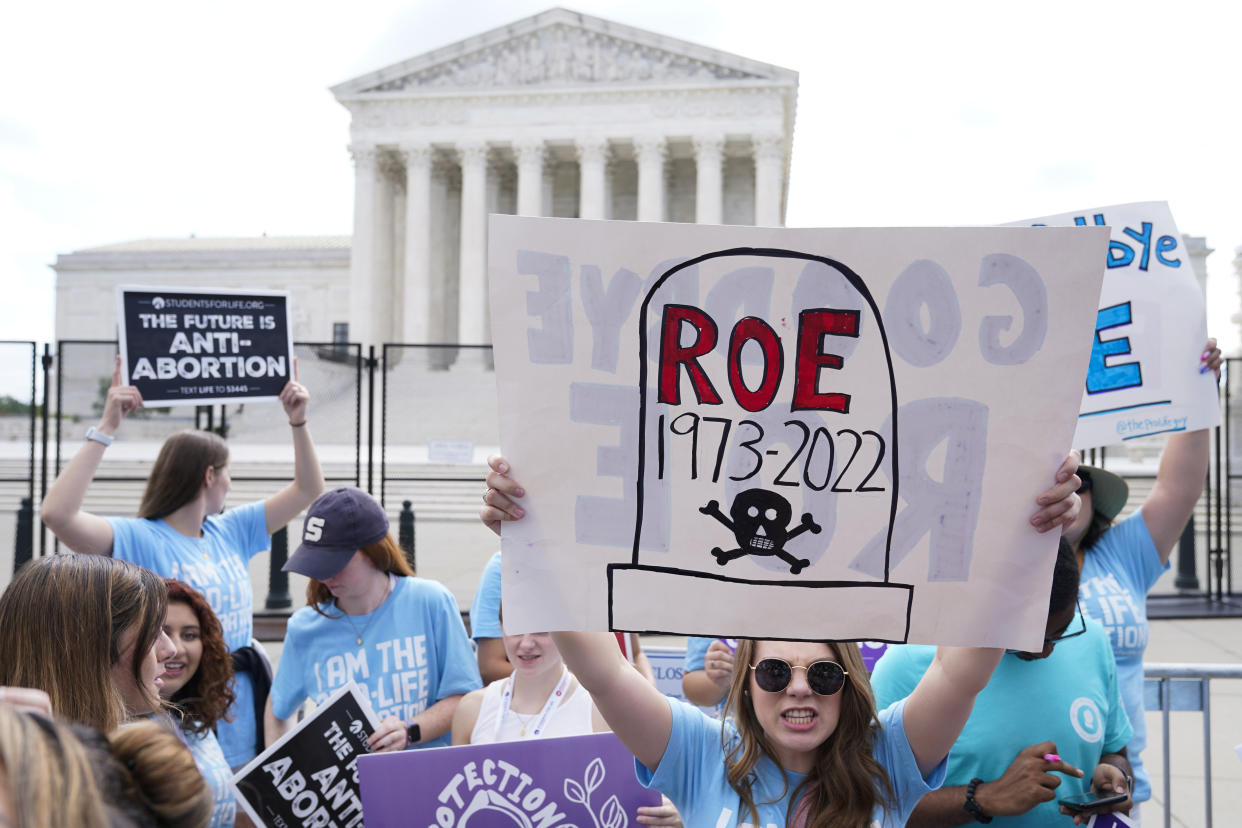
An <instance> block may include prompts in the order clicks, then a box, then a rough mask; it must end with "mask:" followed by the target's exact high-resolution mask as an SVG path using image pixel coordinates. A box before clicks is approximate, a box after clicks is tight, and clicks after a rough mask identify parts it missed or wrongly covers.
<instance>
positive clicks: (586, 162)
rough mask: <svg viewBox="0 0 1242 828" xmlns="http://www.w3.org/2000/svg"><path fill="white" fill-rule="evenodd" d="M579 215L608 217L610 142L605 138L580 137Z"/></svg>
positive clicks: (578, 148)
mask: <svg viewBox="0 0 1242 828" xmlns="http://www.w3.org/2000/svg"><path fill="white" fill-rule="evenodd" d="M576 147H577V150H578V216H579V218H584V219H605V218H608V211H607V204H606V203H605V198H606V197H607V194H608V187H607V179H606V177H605V176H606V173H607V171H608V142H607V141H606V140H604V139H603V138H579V139H578V140H577V142H576Z"/></svg>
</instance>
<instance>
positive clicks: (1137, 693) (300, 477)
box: [0, 341, 1221, 828]
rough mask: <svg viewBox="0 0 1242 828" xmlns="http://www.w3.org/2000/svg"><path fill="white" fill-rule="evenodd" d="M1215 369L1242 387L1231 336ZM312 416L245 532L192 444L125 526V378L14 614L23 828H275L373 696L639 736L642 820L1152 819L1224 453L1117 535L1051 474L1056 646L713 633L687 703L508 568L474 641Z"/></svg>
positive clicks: (430, 720)
mask: <svg viewBox="0 0 1242 828" xmlns="http://www.w3.org/2000/svg"><path fill="white" fill-rule="evenodd" d="M1201 362H1202V365H1201V369H1202V370H1209V369H1210V370H1215V371H1217V372H1218V374H1219V367H1220V364H1221V356H1220V351H1219V350H1218V349H1217V348H1216V344H1215V342H1214V341H1209V342H1208V344H1207V346H1206V348H1205V350H1204V353H1203V356H1202V360H1201ZM309 399H310V397H309V394H308V392H307V391H306V389H305V388H303V387H302V386H301V385H300V384H299V383H298V382H297V381H296V379H295V380H294V381H292V382H290V383H288V385H287V386H286V387H285V388H284V390H283V391H282V392H281V394H280V402H281V405H282V408H283V410H284V413H285V415H286V417H287V419H288V425H289V429H290V434H291V440H292V444H293V451H294V479H293V480H292V481H291V482H290V483H289V484H288V485H287V486H285V487H283V488H281V489H280V490H279V491H277V492H275V493H273V494H272V495H271V496H269V497H267V498H266V499H264V500H260V501H256V502H254V503H250V504H248V505H242V506H238V507H235V508H232V509H228V510H226V509H225V508H224V506H225V502H226V498H227V496H228V494H229V490H230V475H229V452H228V448H227V445H226V444H225V443H224V441H223V440H221V439H220V438H218V437H216V436H214V435H212V434H210V433H207V432H201V431H193V432H182V433H180V434H177V435H174V436H172V437H170V438H169V439H168V440H167V441H166V442H165V443H164V445H163V447H162V448H161V450H160V452H159V456H158V457H157V458H156V460H155V462H154V464H153V466H152V471H151V474H150V478H149V480H148V483H147V488H146V491H145V493H144V495H143V497H142V501H141V503H140V505H139V506H138V509H137V514H138V517H136V518H116V517H100V516H97V515H94V514H91V513H89V512H86V511H84V510H83V508H82V506H83V502H84V499H85V496H86V493H87V490H88V488H89V486H90V485H91V482H92V479H93V477H94V476H95V474H96V471H97V470H98V468H99V465H100V462H101V460H102V458H103V455H104V453H105V451H106V449H107V447H108V445H109V444H110V443H111V442H112V440H113V438H114V436H115V435H116V434H117V432H118V431H119V430H120V428H121V426H122V423H123V421H124V419H125V417H126V415H128V414H130V413H132V412H133V411H135V410H137V409H138V408H139V407H141V405H142V398H141V396H140V395H139V393H138V391H137V390H136V389H135V388H133V387H132V386H126V385H123V384H122V383H121V381H120V370H119V361H118V367H117V370H116V372H115V373H114V376H113V382H112V386H111V388H110V389H109V391H108V394H107V398H106V402H105V405H104V409H103V415H102V417H101V420H100V422H99V423H98V425H96V426H94V427H92V428H91V429H89V430H88V432H87V434H86V439H85V442H84V443H83V445H82V446H81V447H80V448H79V449H78V451H77V453H76V454H75V456H74V457H73V459H72V460H71V461H70V462H69V464H68V465H67V466H66V468H65V469H64V471H63V472H62V473H61V475H60V477H59V478H58V479H57V481H56V483H55V484H54V485H53V486H52V487H51V489H50V490H49V491H48V493H47V496H46V498H45V500H44V503H43V511H42V517H43V520H44V522H45V523H46V525H47V526H48V528H50V529H51V530H52V531H53V532H54V533H55V534H56V536H57V537H58V538H59V539H60V540H61V541H62V542H63V543H64V545H65V546H66V547H67V548H68V550H70V551H69V552H68V553H65V554H57V555H50V556H45V557H42V558H38V559H36V560H34V561H32V562H30V563H28V564H26V565H25V566H24V567H23V568H22V569H21V570H20V571H18V572H17V573H16V575H15V576H14V578H13V580H12V582H11V583H10V584H9V586H8V588H7V589H6V590H5V591H4V593H3V595H0V630H3V635H0V826H2V825H6V824H7V825H15V826H35V825H84V826H95V825H99V826H130V825H133V826H206V825H211V826H228V825H234V824H249V820H248V819H247V817H246V815H245V813H244V811H243V810H242V809H240V808H239V807H238V804H237V802H236V801H235V800H234V795H235V793H234V788H233V785H232V782H231V780H232V774H233V773H234V772H236V771H237V770H238V769H239V768H241V767H242V766H244V765H245V764H246V763H247V762H249V761H250V760H251V759H252V758H253V757H254V756H256V755H257V754H258V753H259V752H261V751H262V750H263V749H264V748H265V746H268V745H270V744H272V743H273V742H274V741H276V740H277V739H279V738H280V736H281V735H282V734H284V733H285V732H287V731H288V730H289V729H290V728H291V727H292V725H293V724H294V722H295V720H296V717H297V716H298V714H299V712H301V711H304V710H305V709H306V708H307V703H308V702H311V703H315V704H319V703H322V702H323V701H324V700H325V699H327V698H328V697H329V696H331V695H332V693H333V692H334V691H336V690H337V689H339V688H340V687H341V686H343V685H344V684H345V683H347V682H348V681H351V680H353V681H357V682H358V683H359V684H360V685H363V687H364V689H365V690H367V691H368V693H369V695H371V696H372V698H385V699H386V701H385V705H384V706H382V708H380V709H376V710H375V711H374V712H375V713H376V720H377V721H378V722H379V727H378V728H377V729H376V730H375V732H374V733H373V734H372V735H371V736H370V739H369V747H370V749H371V750H372V751H377V752H380V751H400V750H411V749H421V748H426V747H437V746H447V745H449V744H453V745H463V744H473V745H480V744H489V743H496V742H505V741H513V740H518V739H530V738H548V737H556V736H566V735H576V734H586V733H591V732H597V731H605V730H607V731H612V732H614V733H615V734H616V735H617V736H618V737H619V738H620V740H621V741H622V743H623V744H624V745H625V746H626V747H627V748H628V749H629V751H630V752H631V753H632V754H633V755H634V757H635V759H636V763H637V764H636V769H637V773H638V777H639V781H640V782H641V783H642V784H643V785H646V786H649V787H652V788H654V789H656V790H658V791H660V792H661V793H662V794H663V796H664V799H663V804H662V805H660V806H655V807H647V808H641V809H638V813H636V814H635V815H634V819H635V821H637V822H638V823H640V824H647V825H680V824H683V823H684V824H685V825H688V826H724V825H746V824H753V825H796V826H814V828H827V826H846V825H849V826H866V825H880V826H898V825H905V824H910V825H929V826H931V825H960V824H967V823H969V822H973V821H979V822H990V821H992V820H993V819H996V820H997V822H998V824H1014V825H1050V824H1058V823H1059V822H1064V824H1067V825H1068V824H1071V822H1072V823H1074V824H1078V823H1081V822H1084V821H1085V820H1086V819H1087V818H1088V817H1089V816H1090V815H1091V813H1092V810H1091V809H1088V810H1086V811H1075V810H1071V809H1067V808H1066V807H1064V806H1058V805H1057V803H1056V802H1055V800H1056V799H1057V798H1058V791H1057V788H1058V787H1059V786H1060V785H1061V784H1062V783H1063V781H1064V780H1066V779H1075V780H1079V779H1081V780H1084V784H1085V781H1087V780H1089V782H1090V787H1091V789H1092V790H1094V791H1095V792H1097V793H1099V794H1113V795H1114V796H1113V797H1112V798H1113V799H1114V800H1116V801H1112V802H1109V803H1108V804H1107V805H1102V806H1099V807H1098V808H1096V809H1095V810H1099V811H1122V812H1126V813H1129V814H1130V816H1131V818H1132V820H1135V821H1137V818H1138V810H1137V805H1138V804H1139V803H1141V802H1142V801H1143V800H1145V799H1146V798H1148V797H1149V796H1150V785H1149V782H1148V780H1147V776H1146V772H1145V770H1144V768H1143V765H1142V762H1141V751H1142V749H1143V746H1144V733H1145V731H1144V728H1143V715H1142V656H1143V649H1144V647H1145V644H1146V637H1147V636H1146V632H1147V626H1146V617H1145V613H1144V611H1143V607H1144V598H1145V595H1146V592H1147V591H1148V590H1149V589H1150V588H1151V587H1152V585H1153V584H1154V583H1155V580H1156V579H1157V578H1158V577H1159V575H1160V574H1161V573H1162V572H1163V571H1164V570H1165V569H1167V567H1168V560H1169V555H1170V552H1171V550H1172V547H1173V545H1174V544H1175V542H1176V540H1177V537H1178V535H1179V534H1180V532H1181V530H1182V527H1183V526H1184V525H1185V523H1186V521H1187V519H1188V518H1189V516H1190V513H1191V510H1192V509H1193V507H1194V504H1195V501H1196V499H1197V497H1198V493H1199V490H1200V488H1201V484H1202V481H1203V478H1204V475H1205V473H1206V469H1207V462H1208V439H1207V435H1206V432H1193V433H1183V434H1178V435H1175V436H1174V437H1172V438H1171V439H1170V440H1169V443H1168V446H1167V448H1166V449H1165V452H1164V456H1163V458H1162V461H1161V464H1160V469H1159V473H1158V475H1157V478H1156V484H1155V486H1154V487H1153V489H1152V491H1151V494H1150V495H1149V496H1148V498H1147V499H1146V500H1145V501H1144V503H1143V504H1142V506H1141V508H1140V509H1139V510H1137V511H1135V512H1134V513H1133V514H1131V515H1130V516H1129V517H1127V518H1126V519H1125V520H1123V521H1121V522H1120V523H1117V524H1115V525H1114V524H1113V520H1114V519H1115V518H1116V517H1117V515H1118V514H1119V513H1120V512H1121V510H1122V508H1123V506H1124V505H1125V503H1126V499H1127V495H1128V492H1127V490H1126V487H1125V483H1124V481H1122V480H1121V479H1120V478H1118V477H1116V476H1115V475H1113V474H1111V473H1110V472H1107V471H1105V470H1103V469H1102V468H1095V467H1085V466H1080V465H1079V463H1078V457H1077V455H1076V453H1071V455H1070V456H1069V457H1067V458H1066V460H1065V462H1064V463H1063V464H1062V465H1061V466H1060V468H1058V469H1056V470H1055V472H1054V473H1053V474H1051V475H1050V478H1049V481H1048V488H1047V489H1046V490H1045V491H1044V492H1042V493H1041V494H1040V496H1039V498H1038V499H1037V501H1036V504H1035V509H1034V512H1033V515H1032V518H1031V523H1032V524H1033V527H1034V529H1033V531H1040V532H1051V531H1057V532H1060V534H1061V540H1060V545H1059V549H1058V552H1057V561H1056V564H1055V570H1054V571H1055V574H1054V578H1053V587H1052V592H1051V595H1050V596H1049V606H1048V622H1047V634H1046V638H1045V644H1044V647H1043V649H1042V650H1041V651H1039V652H1006V651H1001V650H997V649H990V648H978V647H945V646H942V647H913V646H903V647H891V648H889V651H888V652H887V653H886V654H885V655H884V657H883V658H882V659H881V660H880V662H879V664H878V665H877V666H876V668H875V673H874V676H872V675H871V674H870V673H869V671H868V669H867V667H866V665H865V663H864V661H863V659H862V656H861V654H860V651H859V647H858V645H857V644H854V643H851V642H843V641H833V640H824V641H771V640H758V641H754V640H747V639H729V640H725V639H711V638H702V639H691V640H690V642H689V646H688V649H687V664H686V671H685V678H684V687H685V695H686V697H687V698H688V699H690V701H692V702H693V703H694V704H687V703H685V702H681V701H677V700H674V699H671V698H670V697H668V696H666V695H663V694H662V693H661V692H660V691H659V690H658V689H657V687H656V686H655V683H654V680H653V677H652V674H651V670H650V666H649V665H648V664H647V662H646V657H645V655H644V654H643V652H642V648H641V645H640V644H639V642H638V640H637V636H633V637H630V636H626V635H621V636H614V635H613V634H608V633H600V634H593V633H570V632H556V631H553V632H545V633H526V634H522V635H508V636H506V635H505V634H504V629H503V607H502V602H501V595H500V570H501V561H500V557H499V553H497V555H496V557H495V558H493V560H492V561H490V562H489V564H488V567H487V568H486V569H485V570H484V571H483V572H482V573H481V578H480V584H479V588H478V590H477V592H476V595H475V602H474V606H473V610H472V615H471V621H472V626H473V630H472V634H473V638H474V640H473V643H472V640H471V634H468V633H467V631H466V627H465V625H464V624H463V622H462V618H461V614H460V612H459V610H458V606H457V602H456V600H455V599H454V597H453V596H452V594H451V593H450V592H449V591H448V590H447V589H446V588H445V587H444V586H442V585H441V584H439V583H437V582H435V581H432V580H429V579H425V578H421V577H417V576H415V574H414V572H413V571H411V569H410V566H409V565H408V563H407V562H406V559H405V557H404V555H403V554H402V551H401V549H400V548H399V547H398V545H397V543H396V541H395V540H394V538H393V536H392V533H391V531H390V527H389V523H388V518H387V515H386V514H385V512H384V510H383V508H382V507H381V506H380V505H379V503H378V502H377V501H375V500H374V498H372V497H371V496H370V495H368V494H366V493H365V492H362V491H360V490H358V489H353V488H342V489H335V490H332V491H328V492H326V493H325V492H324V491H323V489H324V480H323V474H322V472H321V470H320V467H319V462H318V459H317V456H316V452H315V447H314V443H313V442H312V439H311V436H310V428H309V422H308V413H309ZM489 463H490V472H489V474H488V477H487V488H486V491H485V493H484V495H483V500H484V506H483V508H482V509H481V511H480V518H481V520H482V521H483V522H484V523H485V524H486V525H487V526H488V527H490V528H491V529H493V530H494V531H496V532H497V533H499V531H500V527H501V525H502V524H503V523H505V522H506V521H515V520H521V519H522V517H523V516H524V514H525V512H524V510H523V508H522V506H521V503H522V502H523V500H522V499H523V497H524V496H525V495H526V492H525V490H524V489H523V487H522V485H521V484H520V482H519V478H520V470H518V471H515V470H512V469H510V468H509V466H508V464H507V463H506V461H505V460H504V459H503V458H501V457H493V458H491V460H490V461H489ZM1051 471H1053V470H1050V472H1051ZM303 513H305V517H304V520H303V522H302V531H301V535H300V540H299V546H298V548H297V550H296V551H295V552H294V554H293V555H292V556H291V557H290V559H289V561H288V562H287V564H286V569H287V570H289V571H293V572H298V573H301V574H303V575H306V576H307V577H308V578H309V579H310V580H309V585H308V588H307V602H306V606H305V607H303V608H302V609H299V610H298V611H297V612H295V613H294V614H293V615H292V616H291V618H290V619H289V623H288V627H287V634H286V638H285V641H284V645H283V649H282V652H281V657H280V659H279V662H278V665H277V667H276V669H275V671H274V673H273V670H272V667H271V665H270V662H269V661H268V659H267V656H266V653H265V652H264V650H263V647H262V646H261V645H260V644H259V643H258V642H257V641H256V640H255V639H254V635H253V607H252V603H251V602H252V599H251V595H252V589H251V585H250V582H249V574H248V564H249V561H250V558H251V557H253V556H254V555H255V554H257V553H259V552H261V551H263V550H265V549H267V548H268V546H269V536H270V534H271V533H272V532H274V531H276V530H277V529H280V528H282V527H284V526H285V525H286V524H287V523H289V522H290V521H292V520H293V519H294V518H295V517H296V516H297V515H299V514H303ZM1123 605H1124V609H1125V612H1121V608H1123ZM340 664H350V665H355V668H356V667H357V665H368V666H366V667H365V668H364V669H362V670H361V671H359V670H358V669H352V670H350V669H339V668H337V667H336V666H334V665H340ZM408 671H414V672H415V673H417V675H418V676H419V680H418V681H413V680H410V679H409V677H408V676H407V675H406V673H407V672H408ZM485 679H486V684H485V681H484V680H485ZM413 686H417V691H416V692H413V691H412V692H411V693H410V694H409V695H401V694H393V695H392V696H390V697H386V696H385V695H384V692H383V691H382V688H383V687H407V688H408V687H413ZM1083 699H1088V700H1089V701H1090V703H1091V704H1092V705H1094V709H1095V710H1096V712H1097V716H1098V717H1099V721H1098V722H1097V724H1098V726H1099V728H1098V731H1096V732H1092V733H1090V734H1086V735H1084V734H1083V733H1082V730H1081V728H1076V727H1073V726H1070V725H1071V723H1070V722H1069V721H1068V720H1066V721H1065V722H1061V721H1059V717H1061V710H1060V708H1061V707H1062V706H1065V705H1067V704H1070V703H1074V704H1081V703H1082V700H1083ZM696 705H697V706H696ZM705 708H706V709H705ZM1032 711H1041V712H1039V713H1034V712H1032ZM1015 712H1019V713H1020V716H1019V719H1020V720H1022V721H1024V722H1025V723H1026V724H1024V725H1023V726H1022V727H1021V728H1015V727H1013V726H1012V725H1013V716H1012V714H1014V713H1015ZM1076 731H1077V732H1076Z"/></svg>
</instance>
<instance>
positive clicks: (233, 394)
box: [116, 285, 293, 405]
mask: <svg viewBox="0 0 1242 828" xmlns="http://www.w3.org/2000/svg"><path fill="white" fill-rule="evenodd" d="M116 302H117V326H118V339H119V344H120V350H121V380H122V381H123V382H124V383H126V384H127V385H133V386H135V387H137V388H138V390H139V391H140V392H141V393H142V399H143V402H144V403H146V404H147V405H190V404H193V405H207V404H214V403H228V402H263V401H264V400H274V399H276V398H277V396H278V395H279V394H280V390H281V389H282V388H284V387H285V383H287V382H288V381H289V380H290V379H292V378H293V339H292V333H291V329H290V327H289V294H288V293H287V292H286V291H275V290H250V291H241V290H215V289H212V288H174V287H151V286H140V285H119V286H117V289H116Z"/></svg>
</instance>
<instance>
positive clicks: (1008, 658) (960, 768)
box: [871, 620, 1131, 828]
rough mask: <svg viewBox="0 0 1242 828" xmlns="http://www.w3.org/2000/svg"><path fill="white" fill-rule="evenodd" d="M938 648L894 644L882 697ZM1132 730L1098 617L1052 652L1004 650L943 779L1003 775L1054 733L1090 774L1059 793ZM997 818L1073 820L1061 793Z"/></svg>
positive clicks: (902, 693)
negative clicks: (1031, 656)
mask: <svg viewBox="0 0 1242 828" xmlns="http://www.w3.org/2000/svg"><path fill="white" fill-rule="evenodd" d="M1077 623H1078V622H1077V620H1075V621H1073V622H1071V623H1070V629H1074V628H1075V627H1076V625H1077ZM935 654H936V648H935V647H928V646H922V645H902V646H890V647H889V648H888V650H887V651H886V652H885V653H884V655H883V656H882V657H881V658H880V660H879V661H878V662H877V663H876V665H875V671H874V672H873V673H872V674H871V687H872V689H873V690H874V691H875V698H876V704H877V705H882V704H891V703H892V702H893V701H894V700H897V699H904V698H906V697H907V696H909V695H910V693H911V692H912V691H913V690H914V688H915V686H916V685H917V684H918V683H919V679H921V678H922V677H923V673H924V672H926V670H927V668H928V666H929V665H930V664H931V662H932V658H933V657H934V656H935ZM1130 735H1131V729H1130V721H1129V719H1128V718H1126V711H1125V707H1124V706H1123V705H1122V703H1121V695H1120V693H1119V692H1118V687H1117V671H1116V668H1115V667H1114V665H1113V654H1112V651H1111V650H1110V649H1109V647H1108V639H1107V638H1106V637H1105V635H1104V630H1103V629H1101V628H1100V625H1099V624H1096V623H1095V622H1094V621H1087V632H1086V633H1085V634H1083V635H1080V636H1076V637H1074V638H1067V639H1066V640H1064V641H1062V642H1060V643H1058V644H1057V645H1056V647H1054V648H1053V650H1052V655H1050V656H1049V657H1048V658H1044V659H1039V660H1036V661H1024V660H1022V659H1020V658H1018V657H1017V656H1016V655H1014V654H1012V653H1007V654H1006V655H1004V656H1003V657H1002V658H1001V661H1000V664H999V665H998V666H997V668H996V671H995V672H994V673H993V674H992V679H991V681H989V682H988V685H987V687H985V688H984V689H983V692H982V693H980V694H979V695H978V696H977V697H976V699H975V707H974V711H973V712H972V713H971V714H970V719H969V720H968V721H967V722H966V726H965V727H964V728H963V729H962V734H961V736H959V737H958V739H957V741H956V742H955V743H954V744H953V749H952V750H951V751H950V752H949V767H948V774H947V776H946V778H945V780H944V784H945V785H966V784H968V783H969V782H970V780H971V779H973V778H975V777H979V778H980V779H983V780H985V781H989V782H990V781H992V780H994V779H999V778H1000V777H1001V775H1002V774H1004V772H1005V769H1006V768H1008V767H1009V765H1010V763H1011V762H1012V761H1013V759H1014V757H1015V756H1017V755H1018V752H1019V751H1020V750H1022V749H1023V748H1025V747H1028V746H1030V745H1033V744H1036V743H1038V742H1044V741H1052V742H1054V743H1055V744H1056V752H1057V753H1058V754H1060V756H1061V758H1062V759H1063V760H1065V761H1066V762H1069V763H1070V764H1071V765H1074V766H1075V767H1078V768H1081V769H1082V770H1083V772H1084V773H1085V774H1086V776H1085V777H1084V778H1083V779H1077V778H1075V777H1072V776H1064V775H1062V783H1061V785H1060V787H1058V788H1057V791H1056V793H1057V796H1058V797H1060V796H1068V795H1069V794H1072V793H1078V792H1081V791H1085V790H1086V789H1087V787H1088V786H1089V785H1090V783H1091V774H1092V772H1093V771H1094V770H1095V766H1096V765H1098V764H1099V762H1100V757H1101V756H1102V755H1103V754H1105V753H1116V752H1117V751H1119V750H1121V749H1122V748H1123V747H1125V745H1126V742H1128V741H1129V740H1130ZM992 824H993V825H995V826H1002V825H1003V826H1029V828H1046V826H1049V825H1067V826H1068V825H1071V824H1072V820H1071V819H1070V817H1066V816H1063V815H1061V814H1060V813H1059V811H1058V806H1057V803H1056V800H1055V799H1054V800H1052V801H1049V802H1044V803H1041V804H1039V805H1037V806H1036V807H1035V808H1033V809H1031V810H1030V811H1028V812H1027V813H1025V814H1023V815H1021V816H1016V817H995V819H994V821H993V823H992Z"/></svg>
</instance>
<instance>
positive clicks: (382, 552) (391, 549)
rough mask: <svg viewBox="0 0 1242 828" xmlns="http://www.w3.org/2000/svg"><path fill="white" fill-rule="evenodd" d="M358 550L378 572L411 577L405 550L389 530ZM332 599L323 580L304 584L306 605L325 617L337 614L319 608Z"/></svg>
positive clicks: (312, 580) (313, 580) (412, 573)
mask: <svg viewBox="0 0 1242 828" xmlns="http://www.w3.org/2000/svg"><path fill="white" fill-rule="evenodd" d="M358 551H359V552H361V553H362V554H363V555H366V556H367V560H369V561H370V562H371V565H372V566H374V567H375V568H376V569H378V570H379V571H380V572H387V573H389V574H392V575H404V576H409V577H412V576H413V575H414V570H413V569H410V564H409V561H407V560H406V559H405V552H404V551H403V550H402V549H401V547H400V546H398V545H397V541H396V540H394V539H393V536H392V533H391V532H389V533H388V534H387V535H384V537H382V538H380V539H379V540H377V541H376V542H375V543H368V544H367V545H366V546H361V547H359V548H358ZM331 601H332V591H331V590H330V589H328V588H327V587H326V586H324V585H323V581H318V580H316V579H314V578H311V579H310V582H309V583H308V584H307V585H306V603H307V605H308V606H312V607H314V608H315V612H317V613H319V614H320V615H322V616H323V617H325V618H336V617H339V616H333V615H328V614H327V613H326V612H324V611H323V610H322V609H320V608H319V605H320V604H328V603H331Z"/></svg>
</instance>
